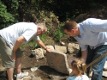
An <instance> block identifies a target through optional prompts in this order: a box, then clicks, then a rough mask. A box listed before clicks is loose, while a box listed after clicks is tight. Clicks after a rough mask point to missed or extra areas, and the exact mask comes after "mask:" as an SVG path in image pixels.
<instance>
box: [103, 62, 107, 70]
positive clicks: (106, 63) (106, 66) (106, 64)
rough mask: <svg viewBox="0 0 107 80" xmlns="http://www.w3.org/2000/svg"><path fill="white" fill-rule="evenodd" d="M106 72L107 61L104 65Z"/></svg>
mask: <svg viewBox="0 0 107 80" xmlns="http://www.w3.org/2000/svg"><path fill="white" fill-rule="evenodd" d="M104 70H107V61H106V62H105V64H104Z"/></svg>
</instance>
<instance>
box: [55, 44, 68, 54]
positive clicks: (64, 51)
mask: <svg viewBox="0 0 107 80" xmlns="http://www.w3.org/2000/svg"><path fill="white" fill-rule="evenodd" d="M55 50H56V51H60V52H62V53H67V48H66V46H59V45H55Z"/></svg>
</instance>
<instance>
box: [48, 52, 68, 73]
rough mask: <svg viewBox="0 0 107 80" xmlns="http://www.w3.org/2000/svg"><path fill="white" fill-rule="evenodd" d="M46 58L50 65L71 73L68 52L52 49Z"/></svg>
mask: <svg viewBox="0 0 107 80" xmlns="http://www.w3.org/2000/svg"><path fill="white" fill-rule="evenodd" d="M46 58H47V63H48V66H49V67H51V68H53V69H55V70H56V71H58V72H61V73H65V74H69V73H70V71H69V70H70V69H69V66H68V61H67V56H66V54H64V53H62V52H59V51H52V52H50V53H47V55H46Z"/></svg>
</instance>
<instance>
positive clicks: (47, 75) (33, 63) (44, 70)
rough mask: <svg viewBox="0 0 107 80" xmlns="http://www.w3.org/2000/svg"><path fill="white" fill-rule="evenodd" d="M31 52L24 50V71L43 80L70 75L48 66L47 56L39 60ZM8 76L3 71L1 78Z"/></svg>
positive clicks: (62, 78) (55, 79)
mask: <svg viewBox="0 0 107 80" xmlns="http://www.w3.org/2000/svg"><path fill="white" fill-rule="evenodd" d="M30 53H31V52H30V49H29V48H26V49H25V50H24V55H23V58H22V71H27V72H29V74H32V75H33V76H35V77H40V78H41V80H66V78H67V77H68V75H66V74H62V73H60V72H57V71H56V70H54V69H52V68H50V67H48V65H47V60H46V58H44V59H41V60H38V61H37V60H36V58H35V57H33V56H31V55H30ZM71 57H72V55H69V56H68V61H70V59H71ZM0 65H1V64H0ZM32 67H38V70H36V71H35V72H32V71H31V68H32ZM6 78H7V77H6V72H5V71H1V72H0V80H7V79H6ZM34 80H36V79H34ZM38 80H39V79H38ZM103 80H107V78H103Z"/></svg>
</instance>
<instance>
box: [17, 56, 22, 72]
mask: <svg viewBox="0 0 107 80" xmlns="http://www.w3.org/2000/svg"><path fill="white" fill-rule="evenodd" d="M21 65H22V64H21V58H16V73H17V74H19V73H21Z"/></svg>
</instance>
